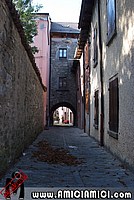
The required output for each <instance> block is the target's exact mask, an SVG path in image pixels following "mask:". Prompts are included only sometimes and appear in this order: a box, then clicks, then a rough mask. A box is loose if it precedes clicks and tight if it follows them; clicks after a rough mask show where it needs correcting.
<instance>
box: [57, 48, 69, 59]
mask: <svg viewBox="0 0 134 200" xmlns="http://www.w3.org/2000/svg"><path fill="white" fill-rule="evenodd" d="M66 57H67V49H65V48H64V49H59V58H66Z"/></svg>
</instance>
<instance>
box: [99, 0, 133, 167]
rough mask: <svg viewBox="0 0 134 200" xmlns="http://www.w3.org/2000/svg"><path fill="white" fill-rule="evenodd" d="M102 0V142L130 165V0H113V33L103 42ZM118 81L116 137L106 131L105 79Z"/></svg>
mask: <svg viewBox="0 0 134 200" xmlns="http://www.w3.org/2000/svg"><path fill="white" fill-rule="evenodd" d="M105 3H106V1H105V0H103V2H102V5H101V7H102V16H101V17H102V27H103V28H102V29H103V32H102V36H103V39H102V40H103V60H104V63H103V64H104V82H105V85H104V95H105V144H106V146H107V147H108V148H109V149H110V150H111V151H112V152H113V153H114V154H116V155H117V156H118V157H119V158H121V159H122V160H123V161H125V162H126V163H128V164H129V165H130V166H132V167H133V168H134V156H133V155H134V148H133V146H134V131H133V130H134V104H133V102H134V92H133V91H134V76H133V75H134V10H133V8H134V1H133V0H119V1H118V0H117V1H116V31H117V34H116V36H115V37H114V38H113V40H112V41H111V43H110V44H109V46H106V45H104V44H106V34H104V33H106V18H105V17H104V13H106V8H105V6H104V5H105ZM115 75H116V77H118V81H119V131H118V140H117V139H115V138H113V137H111V136H110V135H108V130H109V124H108V122H109V112H108V111H109V91H108V87H109V79H110V78H112V77H113V76H115Z"/></svg>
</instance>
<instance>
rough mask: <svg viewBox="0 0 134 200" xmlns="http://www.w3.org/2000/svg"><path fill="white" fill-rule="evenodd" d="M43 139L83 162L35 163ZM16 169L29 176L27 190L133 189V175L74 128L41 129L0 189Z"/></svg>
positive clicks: (94, 142)
mask: <svg viewBox="0 0 134 200" xmlns="http://www.w3.org/2000/svg"><path fill="white" fill-rule="evenodd" d="M43 140H45V141H47V142H48V143H49V144H51V146H53V147H55V148H65V149H67V150H68V151H69V152H70V154H71V155H74V156H76V157H77V158H78V159H79V160H80V161H82V162H81V163H80V164H78V165H76V166H67V165H65V164H51V163H47V162H42V161H38V160H37V158H36V157H33V156H32V155H33V152H35V151H36V150H37V144H38V143H39V142H40V141H43ZM19 169H21V170H22V171H23V172H24V173H25V174H27V176H28V180H26V181H25V186H26V187H45V188H53V187H60V188H61V187H66V188H68V187H75V188H78V187H82V188H83V187H84V188H88V187H90V188H103V189H104V188H124V189H128V190H129V189H130V188H131V189H133V188H134V174H133V173H132V172H131V171H129V169H126V168H124V167H123V165H122V163H121V162H120V161H118V160H117V159H116V158H115V157H113V156H112V155H111V154H110V153H109V152H107V151H106V150H105V148H103V147H100V146H99V145H98V143H97V142H96V141H95V140H94V139H92V138H90V137H89V136H88V135H87V134H86V133H83V131H82V130H80V129H78V128H74V127H51V128H50V129H49V130H44V131H43V132H42V133H41V134H40V135H39V136H38V138H37V139H36V140H35V141H34V142H33V144H32V145H30V146H29V148H28V149H27V150H26V151H25V152H24V153H23V156H22V157H20V159H19V161H18V162H17V163H16V164H15V165H14V166H12V167H11V168H10V169H9V170H8V172H7V173H6V175H5V176H4V177H3V179H2V180H1V181H0V187H3V186H4V184H5V179H6V178H7V177H11V174H12V172H13V171H17V170H19Z"/></svg>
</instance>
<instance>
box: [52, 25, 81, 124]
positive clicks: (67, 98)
mask: <svg viewBox="0 0 134 200" xmlns="http://www.w3.org/2000/svg"><path fill="white" fill-rule="evenodd" d="M77 26H78V24H77V23H67V22H66V23H65V22H60V23H58V22H52V24H51V65H50V68H51V75H50V81H51V85H50V120H51V124H53V113H54V111H55V110H56V109H58V108H59V107H67V108H69V109H70V110H71V111H72V112H73V119H72V121H73V123H74V125H76V124H77V122H78V120H77V119H78V116H77V95H76V93H77V87H76V86H77V84H76V77H75V74H74V72H73V71H72V65H73V60H74V53H75V49H76V46H77V42H78V37H79V30H78V29H77Z"/></svg>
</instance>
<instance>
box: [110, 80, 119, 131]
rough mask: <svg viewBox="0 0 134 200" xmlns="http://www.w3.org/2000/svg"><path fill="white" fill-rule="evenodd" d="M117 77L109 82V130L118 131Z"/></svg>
mask: <svg viewBox="0 0 134 200" xmlns="http://www.w3.org/2000/svg"><path fill="white" fill-rule="evenodd" d="M118 90H119V89H118V78H115V79H114V80H112V81H110V82H109V130H110V131H113V132H115V133H118V125H119V91H118Z"/></svg>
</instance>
